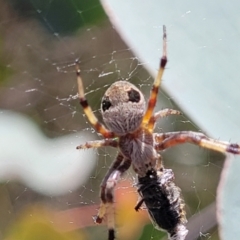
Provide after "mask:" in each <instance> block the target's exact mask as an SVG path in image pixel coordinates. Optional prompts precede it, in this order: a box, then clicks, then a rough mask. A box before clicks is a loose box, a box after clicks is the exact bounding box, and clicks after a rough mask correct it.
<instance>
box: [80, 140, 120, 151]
mask: <svg viewBox="0 0 240 240" xmlns="http://www.w3.org/2000/svg"><path fill="white" fill-rule="evenodd" d="M106 146H110V147H115V148H116V147H118V138H106V139H102V140H95V141H88V142H85V143H84V144H81V145H78V146H77V147H76V149H88V148H100V147H106Z"/></svg>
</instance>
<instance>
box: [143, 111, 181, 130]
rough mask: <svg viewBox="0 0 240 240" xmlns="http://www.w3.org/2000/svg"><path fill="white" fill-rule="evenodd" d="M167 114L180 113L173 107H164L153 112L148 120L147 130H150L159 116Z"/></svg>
mask: <svg viewBox="0 0 240 240" xmlns="http://www.w3.org/2000/svg"><path fill="white" fill-rule="evenodd" d="M169 115H181V112H180V111H177V110H174V109H170V108H166V109H163V110H160V111H158V112H156V113H154V115H153V116H152V117H151V118H150V120H149V122H148V127H147V128H148V130H149V131H151V132H152V131H153V128H154V124H155V123H156V121H157V120H158V119H159V118H163V117H167V116H169Z"/></svg>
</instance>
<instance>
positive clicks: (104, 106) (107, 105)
mask: <svg viewBox="0 0 240 240" xmlns="http://www.w3.org/2000/svg"><path fill="white" fill-rule="evenodd" d="M111 106H112V103H111V101H110V100H109V97H104V98H103V100H102V110H103V112H105V111H106V110H108V109H109V108H110V107H111Z"/></svg>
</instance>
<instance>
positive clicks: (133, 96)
mask: <svg viewBox="0 0 240 240" xmlns="http://www.w3.org/2000/svg"><path fill="white" fill-rule="evenodd" d="M127 93H128V97H129V101H130V102H136V103H138V102H139V101H140V99H141V96H140V93H139V92H138V91H137V90H135V89H133V88H131V90H129V91H128V92H127Z"/></svg>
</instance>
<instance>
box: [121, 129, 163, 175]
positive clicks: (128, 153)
mask: <svg viewBox="0 0 240 240" xmlns="http://www.w3.org/2000/svg"><path fill="white" fill-rule="evenodd" d="M119 149H120V151H121V153H122V154H123V155H124V156H125V157H126V158H128V159H131V162H132V167H133V169H134V171H135V172H136V173H137V174H138V175H139V176H142V177H144V176H145V175H146V173H147V172H148V171H149V170H150V169H152V168H154V167H155V166H156V161H157V159H158V158H159V156H158V154H157V151H156V150H155V149H154V147H153V136H152V134H151V133H149V132H147V131H145V130H143V129H141V130H140V131H137V132H136V133H133V134H126V135H125V136H121V137H120V138H119Z"/></svg>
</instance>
